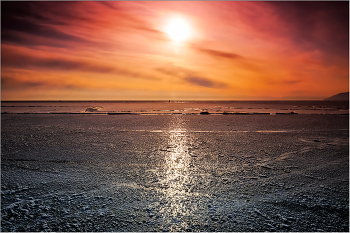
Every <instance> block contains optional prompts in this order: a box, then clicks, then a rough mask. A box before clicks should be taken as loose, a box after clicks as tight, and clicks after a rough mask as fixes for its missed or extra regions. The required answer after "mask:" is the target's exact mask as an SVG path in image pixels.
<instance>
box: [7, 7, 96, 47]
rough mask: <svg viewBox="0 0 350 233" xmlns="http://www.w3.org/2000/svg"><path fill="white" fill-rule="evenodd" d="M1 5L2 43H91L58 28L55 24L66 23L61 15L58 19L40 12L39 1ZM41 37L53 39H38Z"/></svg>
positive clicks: (60, 44)
mask: <svg viewBox="0 0 350 233" xmlns="http://www.w3.org/2000/svg"><path fill="white" fill-rule="evenodd" d="M1 6H2V9H1V13H2V16H1V41H2V42H1V43H18V44H23V45H43V43H44V44H45V43H46V44H47V45H52V46H54V47H63V46H62V45H63V44H64V42H75V43H91V42H90V41H89V40H86V39H84V38H82V37H79V36H75V35H71V34H67V33H65V32H62V31H60V30H57V29H56V28H55V27H54V26H56V25H64V24H63V23H62V22H61V21H60V20H59V19H60V17H56V19H54V18H51V17H46V16H45V15H44V14H43V13H42V12H40V10H42V9H40V8H39V6H40V5H38V3H34V2H21V4H18V3H17V2H2V5H1ZM43 6H44V5H43ZM41 7H42V6H41ZM40 37H41V38H44V39H49V40H51V41H50V42H48V41H43V39H41V40H40V39H38V38H40ZM54 41H56V43H54ZM66 46H67V45H66Z"/></svg>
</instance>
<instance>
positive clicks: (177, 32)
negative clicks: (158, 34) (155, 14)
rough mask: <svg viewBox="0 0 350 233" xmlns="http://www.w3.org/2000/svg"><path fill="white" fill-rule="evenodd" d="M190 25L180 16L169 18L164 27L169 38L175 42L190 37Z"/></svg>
mask: <svg viewBox="0 0 350 233" xmlns="http://www.w3.org/2000/svg"><path fill="white" fill-rule="evenodd" d="M190 31H191V30H190V26H189V24H188V23H187V22H186V20H184V19H182V18H173V19H171V20H169V22H168V24H167V25H166V27H165V32H166V34H168V36H169V37H170V39H172V40H173V41H176V42H182V41H184V40H187V39H188V38H189V37H190V34H191V33H190Z"/></svg>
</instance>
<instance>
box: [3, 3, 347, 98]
mask: <svg viewBox="0 0 350 233" xmlns="http://www.w3.org/2000/svg"><path fill="white" fill-rule="evenodd" d="M174 17H180V18H182V19H183V20H184V21H186V22H187V23H188V25H189V28H190V31H191V36H190V37H189V38H188V39H187V40H185V41H182V42H175V41H173V40H171V38H170V37H169V35H168V34H166V33H165V31H166V27H167V23H168V21H169V20H171V19H172V18H174ZM347 91H349V5H348V2H207V1H203V2H198V1H193V2H176V1H173V2H167V1H157V2H145V1H142V2H130V1H125V2H123V1H121V2H1V99H2V100H169V99H171V100H275V99H281V100H284V99H298V100H300V99H306V100H311V99H323V98H326V97H329V96H332V95H334V94H337V93H339V92H347Z"/></svg>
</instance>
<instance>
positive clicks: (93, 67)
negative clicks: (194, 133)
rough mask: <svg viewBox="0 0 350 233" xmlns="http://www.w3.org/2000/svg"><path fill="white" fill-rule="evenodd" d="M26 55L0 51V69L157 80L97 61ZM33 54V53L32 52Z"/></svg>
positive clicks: (7, 50)
mask: <svg viewBox="0 0 350 233" xmlns="http://www.w3.org/2000/svg"><path fill="white" fill-rule="evenodd" d="M28 51H29V52H30V51H32V50H27V51H26V53H20V52H18V51H12V50H11V49H8V48H6V47H5V48H3V50H2V54H1V57H2V64H1V65H2V67H6V68H17V69H33V70H35V69H41V70H55V71H61V72H62V71H63V72H65V71H79V72H95V73H108V74H116V75H125V76H128V77H132V78H140V79H148V80H159V78H158V77H155V76H150V75H147V74H145V73H140V72H138V71H133V70H128V69H126V68H121V67H119V66H117V65H110V64H108V65H107V64H105V62H100V61H98V60H96V59H95V60H92V59H86V58H75V59H73V58H64V57H62V56H61V57H56V58H55V57H42V56H31V55H29V54H28ZM32 52H33V53H34V52H35V51H32Z"/></svg>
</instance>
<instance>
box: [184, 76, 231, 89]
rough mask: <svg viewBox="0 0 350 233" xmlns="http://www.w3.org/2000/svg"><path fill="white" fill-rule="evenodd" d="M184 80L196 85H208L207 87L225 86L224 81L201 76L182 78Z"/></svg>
mask: <svg viewBox="0 0 350 233" xmlns="http://www.w3.org/2000/svg"><path fill="white" fill-rule="evenodd" d="M184 80H185V81H186V82H188V83H191V84H194V85H197V86H202V87H209V88H224V87H226V86H227V85H226V84H225V83H222V82H218V81H213V80H210V79H206V78H202V77H186V78H184Z"/></svg>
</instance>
